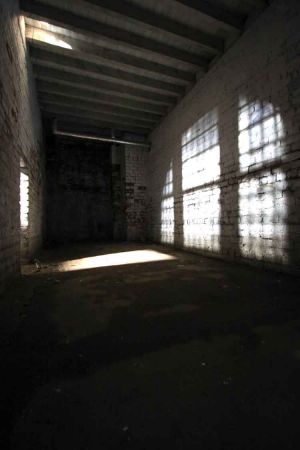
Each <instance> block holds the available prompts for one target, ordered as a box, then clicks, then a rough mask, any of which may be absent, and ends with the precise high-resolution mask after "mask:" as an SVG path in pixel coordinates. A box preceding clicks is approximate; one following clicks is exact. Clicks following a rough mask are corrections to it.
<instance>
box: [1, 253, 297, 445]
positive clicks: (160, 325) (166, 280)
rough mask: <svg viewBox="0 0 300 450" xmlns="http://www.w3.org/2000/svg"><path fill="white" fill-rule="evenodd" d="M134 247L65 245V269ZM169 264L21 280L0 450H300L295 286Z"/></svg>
mask: <svg viewBox="0 0 300 450" xmlns="http://www.w3.org/2000/svg"><path fill="white" fill-rule="evenodd" d="M140 248H141V247H140V246H130V247H128V246H124V245H110V246H108V247H105V246H101V249H100V248H97V249H95V248H92V247H91V246H88V247H86V252H84V247H80V249H79V248H78V249H76V247H73V248H71V249H69V250H68V249H65V259H69V258H71V257H74V256H75V255H77V256H76V257H78V255H82V257H84V256H85V255H88V256H90V255H93V254H97V251H101V252H102V253H103V254H105V253H112V252H116V253H118V252H123V251H128V250H130V249H131V250H136V249H140ZM143 248H144V246H143ZM148 248H149V249H155V250H156V251H159V250H161V251H163V252H166V249H161V248H160V247H158V246H148ZM170 254H172V255H173V256H176V259H175V260H170V261H157V262H152V263H143V264H133V265H124V266H117V267H105V268H103V267H102V268H98V269H92V270H81V271H78V272H65V273H55V274H54V273H53V274H52V273H50V274H49V272H47V271H46V270H44V269H43V268H42V270H40V271H37V272H35V269H34V268H33V269H32V270H31V271H29V272H28V271H27V273H29V275H27V276H26V277H24V279H23V282H22V283H21V284H20V286H16V287H15V288H14V289H12V290H11V292H10V293H9V294H8V295H7V297H6V298H5V299H4V300H3V303H2V309H3V314H1V318H2V320H1V321H2V324H1V325H3V326H2V327H1V329H2V330H3V339H2V343H3V345H2V357H1V361H2V367H3V372H4V383H3V384H2V388H3V401H2V403H1V405H2V408H1V409H2V413H3V417H5V419H4V423H3V425H4V427H3V430H4V433H3V435H2V440H3V446H2V447H1V448H8V447H9V445H10V446H11V448H15V449H20V450H21V449H22V450H25V449H26V450H27V449H31V450H33V449H39V450H40V449H44V448H47V449H48V448H49V449H59V450H60V449H66V448H72V449H81V448H82V449H86V450H89V449H94V448H95V449H96V448H97V449H98V448H105V449H119V448H124V447H125V448H134V449H148V448H149V449H150V448H153V447H155V448H163V447H165V446H166V445H171V446H172V447H173V448H176V449H177V448H178V449H179V448H180V449H181V448H199V446H203V447H204V448H205V449H210V448H211V449H214V450H216V449H224V448H228V449H233V448H237V449H240V448H241V449H242V448H243V449H253V448H256V449H265V448H272V449H275V448H276V449H277V448H278V449H279V448H281V449H282V448H285V449H289V448H290V449H292V448H296V447H297V446H298V444H299V443H300V442H299V441H298V432H297V427H298V425H297V416H298V414H299V412H300V411H299V409H300V407H299V400H300V389H299V382H298V379H299V374H300V333H299V332H300V320H299V319H300V318H299V283H298V282H297V280H296V279H295V278H293V277H290V276H287V275H278V274H277V273H272V272H263V271H261V270H260V271H258V270H256V269H253V268H249V267H244V266H238V265H230V264H226V263H223V262H221V261H215V260H210V259H206V258H203V257H199V256H195V255H190V254H187V253H184V252H174V251H171V252H170ZM61 256H63V255H62V253H61V255H59V256H58V260H59V259H60V258H61ZM54 259H55V255H54V254H53V252H52V255H51V258H49V259H47V253H45V254H44V256H43V258H42V261H43V264H45V266H46V265H47V261H53V260H54Z"/></svg>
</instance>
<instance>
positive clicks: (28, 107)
mask: <svg viewBox="0 0 300 450" xmlns="http://www.w3.org/2000/svg"><path fill="white" fill-rule="evenodd" d="M0 29H1V39H0V60H1V64H0V286H2V285H3V283H4V282H5V281H6V280H7V279H9V278H11V277H13V276H15V275H17V274H18V273H19V267H20V206H19V197H20V192H19V191H20V158H22V159H23V161H24V163H25V165H26V167H27V170H28V174H29V179H30V187H29V203H30V211H29V227H28V229H27V231H26V239H27V241H26V243H25V242H24V243H23V244H24V245H23V247H22V248H23V250H22V252H23V255H22V256H23V257H24V258H25V259H28V258H31V257H32V256H33V255H34V254H35V253H36V251H37V250H38V248H39V246H40V244H41V240H42V220H43V215H42V198H43V179H44V178H43V154H42V132H41V121H40V112H39V108H38V105H37V101H36V92H35V86H34V81H33V78H32V73H31V66H30V62H29V60H28V54H27V50H26V41H25V30H24V21H23V18H22V17H21V16H20V15H19V9H18V2H17V1H13V0H11V1H1V2H0Z"/></svg>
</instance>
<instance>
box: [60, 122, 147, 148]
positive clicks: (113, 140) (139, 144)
mask: <svg viewBox="0 0 300 450" xmlns="http://www.w3.org/2000/svg"><path fill="white" fill-rule="evenodd" d="M53 133H54V134H56V135H58V136H69V137H74V138H78V139H88V140H90V141H102V142H111V143H114V144H126V145H135V146H137V147H146V148H149V147H150V144H145V143H142V142H134V141H124V140H122V139H116V138H109V137H102V136H91V135H88V134H78V133H69V132H68V131H59V130H57V129H56V128H55V127H54V129H53Z"/></svg>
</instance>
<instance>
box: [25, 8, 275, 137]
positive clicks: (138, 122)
mask: <svg viewBox="0 0 300 450" xmlns="http://www.w3.org/2000/svg"><path fill="white" fill-rule="evenodd" d="M20 4H21V10H22V12H23V14H24V16H25V23H26V37H27V41H28V44H29V48H30V55H31V60H32V63H33V68H34V75H35V77H36V81H37V89H38V97H39V102H40V107H41V110H42V114H43V118H44V120H45V119H46V120H50V121H52V120H53V119H56V120H57V121H58V122H59V123H60V125H61V126H63V127H65V128H66V127H67V128H68V129H73V130H74V131H75V130H78V129H80V130H83V129H84V130H92V131H95V132H97V131H100V130H102V131H103V130H106V132H108V131H109V132H113V133H114V135H118V136H124V135H129V134H130V135H139V136H142V137H145V138H146V137H147V136H148V134H149V133H150V132H151V131H152V130H153V129H154V128H155V127H156V126H157V124H158V123H159V122H160V121H161V119H162V117H163V116H164V115H166V114H167V113H168V111H169V110H170V109H171V108H173V107H174V105H175V104H176V103H177V102H178V100H179V99H180V98H181V97H182V96H184V95H185V93H186V92H187V91H188V90H189V89H190V88H191V87H192V86H193V84H194V83H195V81H196V79H199V78H200V77H201V76H203V75H204V74H205V72H206V71H207V70H209V68H210V67H211V65H212V64H214V62H215V61H216V60H217V59H218V58H219V57H220V55H222V53H223V52H224V51H226V49H227V48H228V47H229V46H230V45H232V43H233V42H234V41H235V40H236V39H237V38H238V37H239V35H240V34H241V33H242V32H243V31H244V30H245V28H246V27H247V26H248V24H249V23H250V22H251V20H253V19H254V18H255V17H256V16H257V15H258V14H259V13H260V12H261V11H262V10H263V8H265V6H266V2H265V1H263V0H210V1H208V0H176V1H175V0H160V1H157V0H128V1H127V0H89V1H83V0H77V1H72V0H41V1H31V0H21V1H20Z"/></svg>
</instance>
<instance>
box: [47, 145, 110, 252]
mask: <svg viewBox="0 0 300 450" xmlns="http://www.w3.org/2000/svg"><path fill="white" fill-rule="evenodd" d="M55 141H56V142H54V143H53V144H52V145H51V146H50V147H49V148H47V164H46V175H47V241H48V242H49V243H50V244H51V243H60V242H68V241H82V240H107V239H112V238H113V204H112V186H111V181H112V180H111V175H112V172H111V161H110V145H109V144H108V145H107V144H103V143H100V142H97V143H94V142H92V141H84V140H82V139H80V140H76V139H75V140H74V139H70V138H57V139H55Z"/></svg>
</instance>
